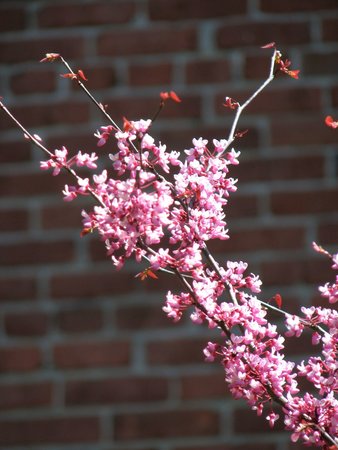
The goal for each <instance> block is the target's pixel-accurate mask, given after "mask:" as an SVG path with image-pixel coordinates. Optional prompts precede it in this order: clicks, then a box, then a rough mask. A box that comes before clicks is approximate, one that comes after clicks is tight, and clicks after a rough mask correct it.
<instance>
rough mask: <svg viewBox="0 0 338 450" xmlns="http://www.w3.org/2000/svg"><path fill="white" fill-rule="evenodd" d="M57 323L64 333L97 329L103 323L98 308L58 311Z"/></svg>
mask: <svg viewBox="0 0 338 450" xmlns="http://www.w3.org/2000/svg"><path fill="white" fill-rule="evenodd" d="M57 323H58V326H59V327H60V329H61V330H62V331H64V332H66V333H83V332H90V331H98V330H100V329H101V328H102V325H103V315H102V312H101V311H100V310H99V309H72V310H66V311H60V312H59V314H58V315H57Z"/></svg>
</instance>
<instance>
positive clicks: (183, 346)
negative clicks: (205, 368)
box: [147, 338, 206, 365]
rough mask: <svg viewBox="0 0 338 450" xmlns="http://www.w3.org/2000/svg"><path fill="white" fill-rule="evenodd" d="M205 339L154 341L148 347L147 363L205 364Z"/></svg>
mask: <svg viewBox="0 0 338 450" xmlns="http://www.w3.org/2000/svg"><path fill="white" fill-rule="evenodd" d="M205 346H206V341H205V340H203V339H197V338H196V339H183V338H182V339H175V340H170V341H168V340H167V341H159V340H157V341H154V342H149V343H148V345H147V362H148V364H150V365H182V364H204V356H203V349H204V348H205Z"/></svg>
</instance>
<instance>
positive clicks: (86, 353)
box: [53, 341, 130, 369]
mask: <svg viewBox="0 0 338 450" xmlns="http://www.w3.org/2000/svg"><path fill="white" fill-rule="evenodd" d="M53 354H54V362H55V366H56V367H58V368H60V369H80V368H89V367H117V366H126V365H128V363H129V360H130V348H129V343H128V342H126V341H111V342H109V341H101V342H83V341H81V342H67V343H63V344H58V345H56V346H55V347H54V351H53Z"/></svg>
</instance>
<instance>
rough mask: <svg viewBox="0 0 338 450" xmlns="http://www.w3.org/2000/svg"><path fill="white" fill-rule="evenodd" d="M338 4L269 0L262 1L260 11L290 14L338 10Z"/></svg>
mask: <svg viewBox="0 0 338 450" xmlns="http://www.w3.org/2000/svg"><path fill="white" fill-rule="evenodd" d="M336 8H337V2H336V1H335V0H311V1H310V2H309V1H308V0H294V1H284V2H271V1H269V0H261V2H260V9H261V10H262V11H263V12H268V13H277V14H278V13H289V12H302V11H309V12H313V11H319V12H321V11H322V10H326V9H336Z"/></svg>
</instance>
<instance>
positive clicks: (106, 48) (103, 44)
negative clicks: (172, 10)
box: [97, 26, 197, 57]
mask: <svg viewBox="0 0 338 450" xmlns="http://www.w3.org/2000/svg"><path fill="white" fill-rule="evenodd" d="M97 45H98V50H97V51H98V54H99V55H103V56H114V57H116V56H128V55H133V54H137V55H139V54H152V53H154V54H163V53H170V52H177V51H180V52H183V51H189V50H196V48H197V37H196V30H195V28H193V27H191V26H189V27H185V28H182V27H180V28H176V29H175V30H173V29H172V28H167V27H161V28H155V27H152V28H151V29H141V30H121V31H107V32H105V33H102V34H101V35H100V36H99V38H98V43H97Z"/></svg>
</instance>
